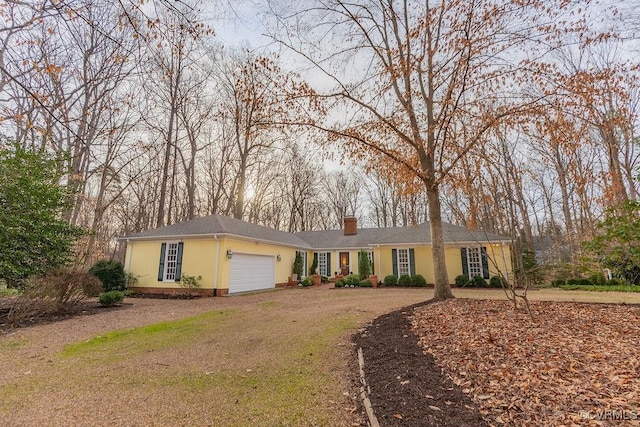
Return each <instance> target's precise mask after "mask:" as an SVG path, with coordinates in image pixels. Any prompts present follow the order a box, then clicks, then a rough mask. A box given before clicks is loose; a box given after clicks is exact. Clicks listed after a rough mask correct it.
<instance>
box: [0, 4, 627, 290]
mask: <svg viewBox="0 0 640 427" xmlns="http://www.w3.org/2000/svg"><path fill="white" fill-rule="evenodd" d="M140 3H141V2H139V1H137V0H122V1H120V2H118V3H110V2H106V1H105V2H101V1H96V2H91V3H90V4H89V3H86V2H80V1H75V0H74V1H68V2H62V3H60V2H50V1H47V0H34V1H32V2H22V1H20V2H18V1H1V0H0V14H2V17H3V18H4V22H5V26H4V27H0V41H1V42H2V45H1V46H0V66H2V70H0V90H1V92H0V94H1V96H2V100H3V102H2V103H1V104H0V108H2V111H1V115H2V122H0V125H1V126H2V129H1V132H2V133H3V134H5V135H7V136H8V137H9V138H10V139H16V140H17V141H19V143H20V144H22V145H23V146H25V147H31V148H32V149H33V150H40V149H43V148H45V149H50V150H53V151H56V152H62V151H66V150H69V151H70V154H71V158H72V160H71V164H72V165H73V167H72V171H73V172H72V174H71V178H72V180H73V181H74V185H76V186H77V187H76V190H77V193H76V197H75V203H74V206H73V209H72V210H71V211H70V212H69V221H70V222H72V223H74V224H76V225H80V226H82V227H84V228H86V229H87V230H90V231H91V234H90V235H89V237H88V238H87V240H86V242H83V245H82V247H80V248H79V251H80V252H82V255H81V256H79V259H82V260H85V261H84V262H85V263H87V264H90V263H92V262H94V261H95V260H96V259H99V258H101V257H104V256H116V257H117V256H119V254H120V253H119V252H118V246H117V244H116V243H115V240H114V237H117V236H122V235H126V234H130V233H132V232H137V231H141V230H145V229H148V228H151V227H154V226H156V225H157V224H159V223H165V224H166V223H175V222H178V221H183V220H186V219H189V218H193V217H196V216H202V215H207V214H209V213H213V212H217V213H221V214H224V215H236V216H241V217H242V218H243V219H246V220H250V221H252V222H256V223H260V224H263V225H268V226H271V227H275V228H279V229H286V230H290V231H298V230H301V229H305V230H308V229H323V228H336V227H339V226H340V225H341V224H340V221H339V220H340V217H341V215H342V214H343V213H342V211H344V210H345V209H347V210H357V211H358V212H349V213H350V214H356V215H358V217H359V218H361V219H362V220H363V224H366V225H369V226H370V225H376V226H401V225H409V224H414V223H418V222H422V221H425V220H429V219H431V220H432V225H433V226H434V227H435V228H434V237H435V238H436V239H435V240H436V241H437V240H438V236H437V234H438V226H437V224H438V222H439V220H440V214H442V218H443V219H444V220H446V221H448V222H452V223H456V224H459V225H464V226H467V227H469V228H471V229H474V228H475V229H481V230H486V231H488V232H494V233H498V234H503V235H507V236H511V237H512V238H513V239H514V241H516V242H518V244H521V245H522V247H531V246H532V245H533V242H532V240H533V239H535V238H537V237H550V238H551V239H552V240H553V241H554V242H555V243H556V246H557V251H556V254H557V256H556V259H577V258H578V257H577V255H579V254H578V252H577V251H578V249H579V247H580V245H579V243H580V242H581V241H582V240H584V239H585V238H586V237H587V238H588V236H589V234H590V233H592V232H593V230H594V225H595V224H596V223H597V221H598V216H599V214H600V213H601V212H602V211H603V210H604V208H606V207H607V206H609V205H611V204H612V203H616V200H617V199H618V198H619V197H625V194H626V197H629V198H634V197H637V192H636V191H635V185H637V184H634V181H633V174H634V168H635V167H636V165H637V154H636V152H635V150H634V147H635V146H636V145H637V144H636V143H635V142H634V141H636V140H637V136H636V133H635V129H636V128H637V125H635V123H636V122H635V120H636V119H635V117H637V113H638V111H637V110H638V107H637V105H638V102H637V99H638V97H637V93H634V91H635V92H637V87H636V86H637V84H634V81H636V80H634V79H635V76H636V75H637V73H636V74H634V73H633V72H632V71H633V69H634V68H633V63H631V61H633V60H634V58H628V57H627V58H626V61H625V58H624V57H623V58H622V59H621V58H620V55H617V52H619V51H620V50H622V49H619V48H618V47H616V46H617V43H626V41H624V40H621V39H620V38H619V37H618V38H617V37H615V35H612V36H611V37H610V38H607V37H605V36H602V37H597V36H595V35H593V34H590V31H589V30H587V22H588V23H589V24H591V23H593V22H595V20H594V19H590V20H589V21H585V18H584V16H583V15H582V14H583V13H584V11H582V12H580V13H578V10H577V9H575V10H573V9H572V4H573V3H575V2H568V1H560V0H558V1H552V2H539V1H538V2H534V1H508V0H500V1H498V0H496V1H482V2H480V1H475V2H473V1H472V2H462V1H447V2H435V3H434V2H431V1H429V2H401V1H373V2H371V1H368V2H365V1H362V2H352V3H346V2H341V1H324V2H319V1H314V2H309V3H305V2H298V1H296V2H291V4H287V2H286V1H285V0H278V1H273V2H272V3H273V4H272V5H273V9H274V10H276V11H277V10H278V9H282V10H284V11H285V12H278V22H279V24H280V25H281V27H279V28H274V29H273V30H274V33H273V34H274V37H276V38H278V39H282V41H283V42H284V43H285V45H288V46H290V47H291V48H293V49H294V50H295V51H297V52H298V53H299V54H295V53H294V57H293V59H294V61H290V59H292V57H291V51H286V50H284V51H283V53H282V55H283V58H284V60H280V59H279V58H278V56H277V55H274V54H273V53H272V51H273V49H274V48H276V49H277V48H281V47H282V46H281V45H276V44H272V45H271V46H269V47H268V48H266V49H254V50H252V49H251V48H248V49H244V48H243V49H242V50H234V49H233V48H230V47H228V46H220V45H219V43H218V42H217V41H216V37H215V36H214V35H213V34H212V32H211V31H210V30H209V28H207V27H206V26H204V25H203V24H202V23H203V22H208V23H209V24H210V25H211V29H213V30H216V29H217V28H216V27H217V21H215V20H214V21H210V20H207V18H208V16H207V15H206V12H207V11H206V3H204V2H198V1H180V2H168V1H157V2H152V3H146V2H145V4H144V5H143V6H140ZM542 3H544V5H543V4H542ZM305 4H306V5H311V7H310V8H307V9H304V7H305ZM582 6H584V8H585V10H586V8H591V9H590V10H591V12H590V13H592V15H591V18H593V14H594V13H596V14H597V12H594V11H595V10H596V9H595V8H594V7H592V3H591V2H584V4H583V5H582ZM576 8H577V6H576ZM570 12H574V14H573V15H571V13H570ZM598 16H600V15H598ZM605 23H606V22H605ZM280 30H282V31H280ZM591 32H593V31H591ZM72 35H73V36H72ZM625 49H627V51H628V47H625ZM270 50H271V52H270ZM548 51H551V55H548V54H547V53H548ZM241 54H242V55H246V58H239V57H240V56H242V55H241ZM305 57H306V60H307V63H306V64H305V63H304V59H305ZM152 59H153V60H152ZM265 60H266V61H267V62H268V64H267V63H261V61H262V62H264V61H265ZM239 63H243V64H245V66H244V67H243V66H240V65H238V64H239ZM251 64H252V65H251ZM265 64H267V66H265ZM290 64H293V65H290ZM289 65H290V68H294V67H295V68H296V69H298V70H300V71H299V72H300V73H301V76H297V75H295V74H293V73H292V72H291V71H290V68H287V67H288V66H289ZM309 65H311V66H309ZM304 80H306V81H307V82H308V84H306V83H304ZM87 113H88V114H87ZM171 123H172V124H173V125H172V126H173V127H171V126H170V124H171ZM291 124H293V125H294V126H291ZM312 129H313V130H312ZM318 143H319V144H318ZM317 145H320V149H317V148H316V147H317ZM334 147H342V148H343V149H344V154H346V155H345V156H343V157H342V161H343V170H342V171H341V173H343V174H344V175H345V176H348V177H349V178H350V179H351V180H354V182H355V183H356V184H357V183H360V184H361V187H364V188H363V191H359V192H352V193H349V194H345V193H344V191H342V192H341V191H339V189H338V188H336V187H337V186H338V185H339V184H337V180H336V178H337V177H336V176H333V175H332V174H331V173H327V172H326V171H325V170H323V168H322V166H321V164H322V161H321V160H322V157H323V155H325V154H326V153H330V154H331V155H333V156H334V160H335V159H336V157H337V151H336V149H335V148H334ZM243 158H244V159H245V161H244V162H243ZM362 164H364V166H365V168H366V169H367V170H368V172H369V173H368V174H367V177H366V178H358V177H359V176H360V174H359V172H360V170H361V165H362ZM243 176H244V178H243ZM241 182H244V184H243V185H242V186H244V187H246V188H245V189H244V190H242V189H241V188H240V187H242V186H241V185H240V184H241ZM618 189H621V191H618ZM249 193H252V194H253V197H247V195H248V194H249ZM427 200H428V202H427ZM432 201H433V202H432ZM438 204H440V205H441V207H438ZM436 243H437V242H436ZM436 246H438V245H436ZM518 248H519V247H518V246H514V253H517V252H518ZM567 249H569V251H568V252H569V255H566V253H565V252H566V251H567ZM434 255H435V256H436V258H437V257H440V261H442V258H441V255H442V253H441V251H440V252H438V251H436V252H434ZM436 265H440V264H438V262H436ZM443 272H444V268H443V267H442V266H441V268H440V269H439V272H438V277H439V279H438V283H439V285H438V287H437V289H438V290H439V292H441V293H443V294H447V293H448V291H447V289H446V286H445V285H444V283H445V282H447V281H449V280H450V279H452V278H447V277H446V276H445V275H444V274H443ZM445 279H446V280H445ZM443 289H444V291H443Z"/></svg>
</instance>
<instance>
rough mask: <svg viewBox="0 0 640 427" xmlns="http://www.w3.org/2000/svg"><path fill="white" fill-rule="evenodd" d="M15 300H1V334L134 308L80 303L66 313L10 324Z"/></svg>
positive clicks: (39, 315) (89, 301)
mask: <svg viewBox="0 0 640 427" xmlns="http://www.w3.org/2000/svg"><path fill="white" fill-rule="evenodd" d="M14 301H15V298H13V297H6V298H0V334H3V333H7V332H10V331H12V330H15V329H16V328H27V327H30V326H36V325H43V324H47V323H53V322H59V321H61V320H66V319H71V318H72V317H78V316H91V315H94V314H99V313H105V312H107V311H112V310H123V309H126V308H129V307H132V306H133V304H130V303H126V302H125V303H121V304H120V305H115V306H111V307H102V306H101V305H100V304H99V303H98V302H96V301H95V300H86V301H80V302H79V303H78V304H77V305H76V306H74V307H70V308H68V309H67V310H65V311H64V312H58V313H40V314H36V315H34V316H31V317H28V318H25V319H24V320H22V321H20V322H19V323H14V324H10V323H9V321H8V318H7V316H8V315H9V311H10V310H11V305H12V304H13V303H14Z"/></svg>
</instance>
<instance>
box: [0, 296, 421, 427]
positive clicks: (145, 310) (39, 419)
mask: <svg viewBox="0 0 640 427" xmlns="http://www.w3.org/2000/svg"><path fill="white" fill-rule="evenodd" d="M432 292H433V291H432V290H430V289H339V290H330V289H291V290H278V291H273V292H265V293H259V294H252V295H245V296H234V297H228V298H207V299H199V300H149V299H129V300H128V302H129V303H130V304H132V305H131V306H128V307H125V308H123V309H121V310H116V311H111V312H105V313H102V314H98V315H93V316H83V317H77V318H73V319H69V320H65V321H62V322H58V323H55V324H48V325H40V326H35V327H31V328H26V329H20V330H17V331H16V332H13V333H10V334H7V335H4V336H0V368H1V371H2V376H1V377H0V424H1V425H5V426H8V425H225V426H227V425H238V426H241V425H249V424H255V425H274V426H275V425H329V426H342V425H344V426H349V425H354V424H355V425H358V424H359V423H360V421H361V420H360V413H359V411H358V410H357V409H356V408H357V397H356V395H355V394H354V393H353V392H354V387H352V384H351V383H350V380H349V378H352V375H351V374H350V369H351V367H350V364H351V363H352V360H351V359H352V357H351V356H352V354H353V353H352V349H351V344H350V342H349V337H350V335H351V334H352V333H353V331H354V330H355V329H357V328H358V327H359V326H361V325H363V324H365V323H366V322H368V321H370V320H372V319H373V318H375V317H377V316H379V315H381V314H383V313H385V312H389V311H392V310H394V309H397V308H400V307H403V306H406V305H409V304H414V303H417V302H420V301H424V300H426V299H429V298H430V297H431V294H432ZM190 316H196V320H193V321H189V322H187V323H181V322H182V321H181V320H180V319H185V318H188V317H190ZM158 322H173V323H168V324H166V325H165V326H162V327H159V328H155V329H133V330H132V331H133V332H129V333H121V332H118V333H115V334H113V331H122V330H131V328H139V327H143V326H146V325H152V324H157V323H158ZM110 332H111V333H112V334H110V335H109V333H110ZM95 337H98V338H95ZM69 345H71V347H69Z"/></svg>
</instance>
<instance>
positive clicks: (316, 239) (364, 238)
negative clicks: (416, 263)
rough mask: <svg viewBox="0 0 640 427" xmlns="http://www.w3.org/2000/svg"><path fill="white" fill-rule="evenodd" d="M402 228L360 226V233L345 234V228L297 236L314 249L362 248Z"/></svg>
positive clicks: (310, 232) (304, 232) (307, 232)
mask: <svg viewBox="0 0 640 427" xmlns="http://www.w3.org/2000/svg"><path fill="white" fill-rule="evenodd" d="M398 230H400V228H397V227H389V228H359V229H358V234H355V235H353V236H345V235H344V230H322V231H300V232H298V233H295V235H296V236H298V237H300V239H302V240H304V241H305V242H307V243H308V244H309V246H311V247H312V248H314V249H341V248H344V249H347V248H353V249H362V248H366V247H368V246H369V245H370V244H372V243H374V242H375V241H376V240H378V239H381V238H383V237H387V236H390V235H392V234H394V233H397V232H398Z"/></svg>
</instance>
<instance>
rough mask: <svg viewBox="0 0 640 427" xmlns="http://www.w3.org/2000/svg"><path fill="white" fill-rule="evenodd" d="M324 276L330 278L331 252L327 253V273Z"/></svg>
mask: <svg viewBox="0 0 640 427" xmlns="http://www.w3.org/2000/svg"><path fill="white" fill-rule="evenodd" d="M324 275H325V276H331V252H327V271H326V272H325V273H324Z"/></svg>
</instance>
